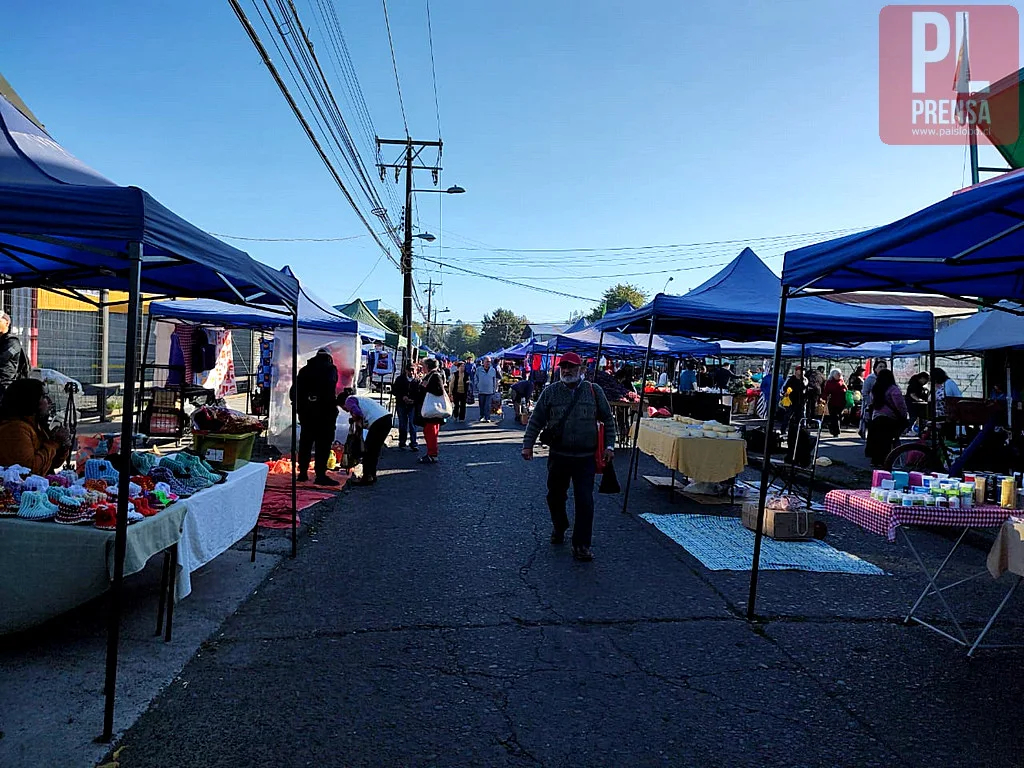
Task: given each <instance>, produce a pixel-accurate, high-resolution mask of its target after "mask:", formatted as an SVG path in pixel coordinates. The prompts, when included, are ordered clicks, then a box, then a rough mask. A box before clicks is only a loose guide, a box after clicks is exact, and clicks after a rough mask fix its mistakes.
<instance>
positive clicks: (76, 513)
mask: <svg viewBox="0 0 1024 768" xmlns="http://www.w3.org/2000/svg"><path fill="white" fill-rule="evenodd" d="M92 519H93V512H92V510H91V509H89V508H87V507H84V506H82V503H81V502H78V501H72V500H71V499H70V498H65V499H64V500H63V501H61V502H60V504H58V505H57V517H56V518H54V522H55V523H60V524H61V525H84V524H86V523H91V522H92Z"/></svg>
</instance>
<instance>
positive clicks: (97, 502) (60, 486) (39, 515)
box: [0, 459, 178, 531]
mask: <svg viewBox="0 0 1024 768" xmlns="http://www.w3.org/2000/svg"><path fill="white" fill-rule="evenodd" d="M0 471H2V473H3V488H2V489H0V516H2V517H20V518H22V519H24V520H34V521H40V522H41V521H50V520H52V521H53V522H55V523H59V524H61V525H91V526H93V527H95V528H99V529H101V530H106V531H112V530H114V528H116V527H117V495H118V489H117V484H118V480H119V473H118V471H117V470H116V469H114V467H113V465H111V463H110V462H109V461H107V460H106V459H89V460H88V461H87V462H86V463H85V467H84V474H83V475H82V476H81V477H80V476H79V475H78V473H77V472H76V471H74V470H72V469H64V470H61V471H60V472H58V473H57V474H53V475H47V476H46V477H41V476H39V475H33V474H32V473H31V471H30V470H29V469H27V468H26V467H22V466H20V465H17V464H15V465H13V466H10V467H7V468H0ZM128 493H129V501H128V522H129V523H136V522H139V521H140V520H144V519H145V518H147V517H151V516H153V515H155V514H157V513H158V512H160V511H161V510H162V509H164V507H166V506H167V505H168V504H171V503H173V502H175V501H177V499H178V495H177V494H176V493H175V492H174V491H173V490H172V489H171V487H170V486H169V485H168V484H167V483H165V482H157V481H156V480H154V479H152V478H151V477H148V476H144V475H140V476H135V477H132V478H131V481H130V482H129V484H128Z"/></svg>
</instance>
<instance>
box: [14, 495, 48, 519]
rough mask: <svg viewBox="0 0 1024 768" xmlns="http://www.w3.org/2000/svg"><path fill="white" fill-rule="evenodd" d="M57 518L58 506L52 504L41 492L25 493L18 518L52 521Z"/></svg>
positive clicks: (22, 496) (19, 506) (19, 507)
mask: <svg viewBox="0 0 1024 768" xmlns="http://www.w3.org/2000/svg"><path fill="white" fill-rule="evenodd" d="M56 516H57V505H56V504H51V503H50V500H49V499H47V498H46V494H45V493H42V492H40V491H25V492H24V493H23V494H21V502H20V503H19V504H18V517H22V518H24V519H26V520H52V519H53V518H55V517H56Z"/></svg>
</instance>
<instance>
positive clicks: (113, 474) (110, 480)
mask: <svg viewBox="0 0 1024 768" xmlns="http://www.w3.org/2000/svg"><path fill="white" fill-rule="evenodd" d="M100 479H101V480H106V481H107V485H117V484H118V483H119V482H121V475H120V473H119V472H118V471H117V470H116V469H112V470H110V471H109V472H104V473H103V474H102V475H100Z"/></svg>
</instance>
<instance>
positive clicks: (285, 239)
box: [206, 232, 367, 243]
mask: <svg viewBox="0 0 1024 768" xmlns="http://www.w3.org/2000/svg"><path fill="white" fill-rule="evenodd" d="M206 234H208V235H213V236H214V237H221V238H224V239H225V240H244V241H247V242H252V243H342V242H345V241H346V240H360V239H362V238H364V237H367V235H349V236H348V237H244V236H242V235H225V234H224V233H223V232H207V233H206Z"/></svg>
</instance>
